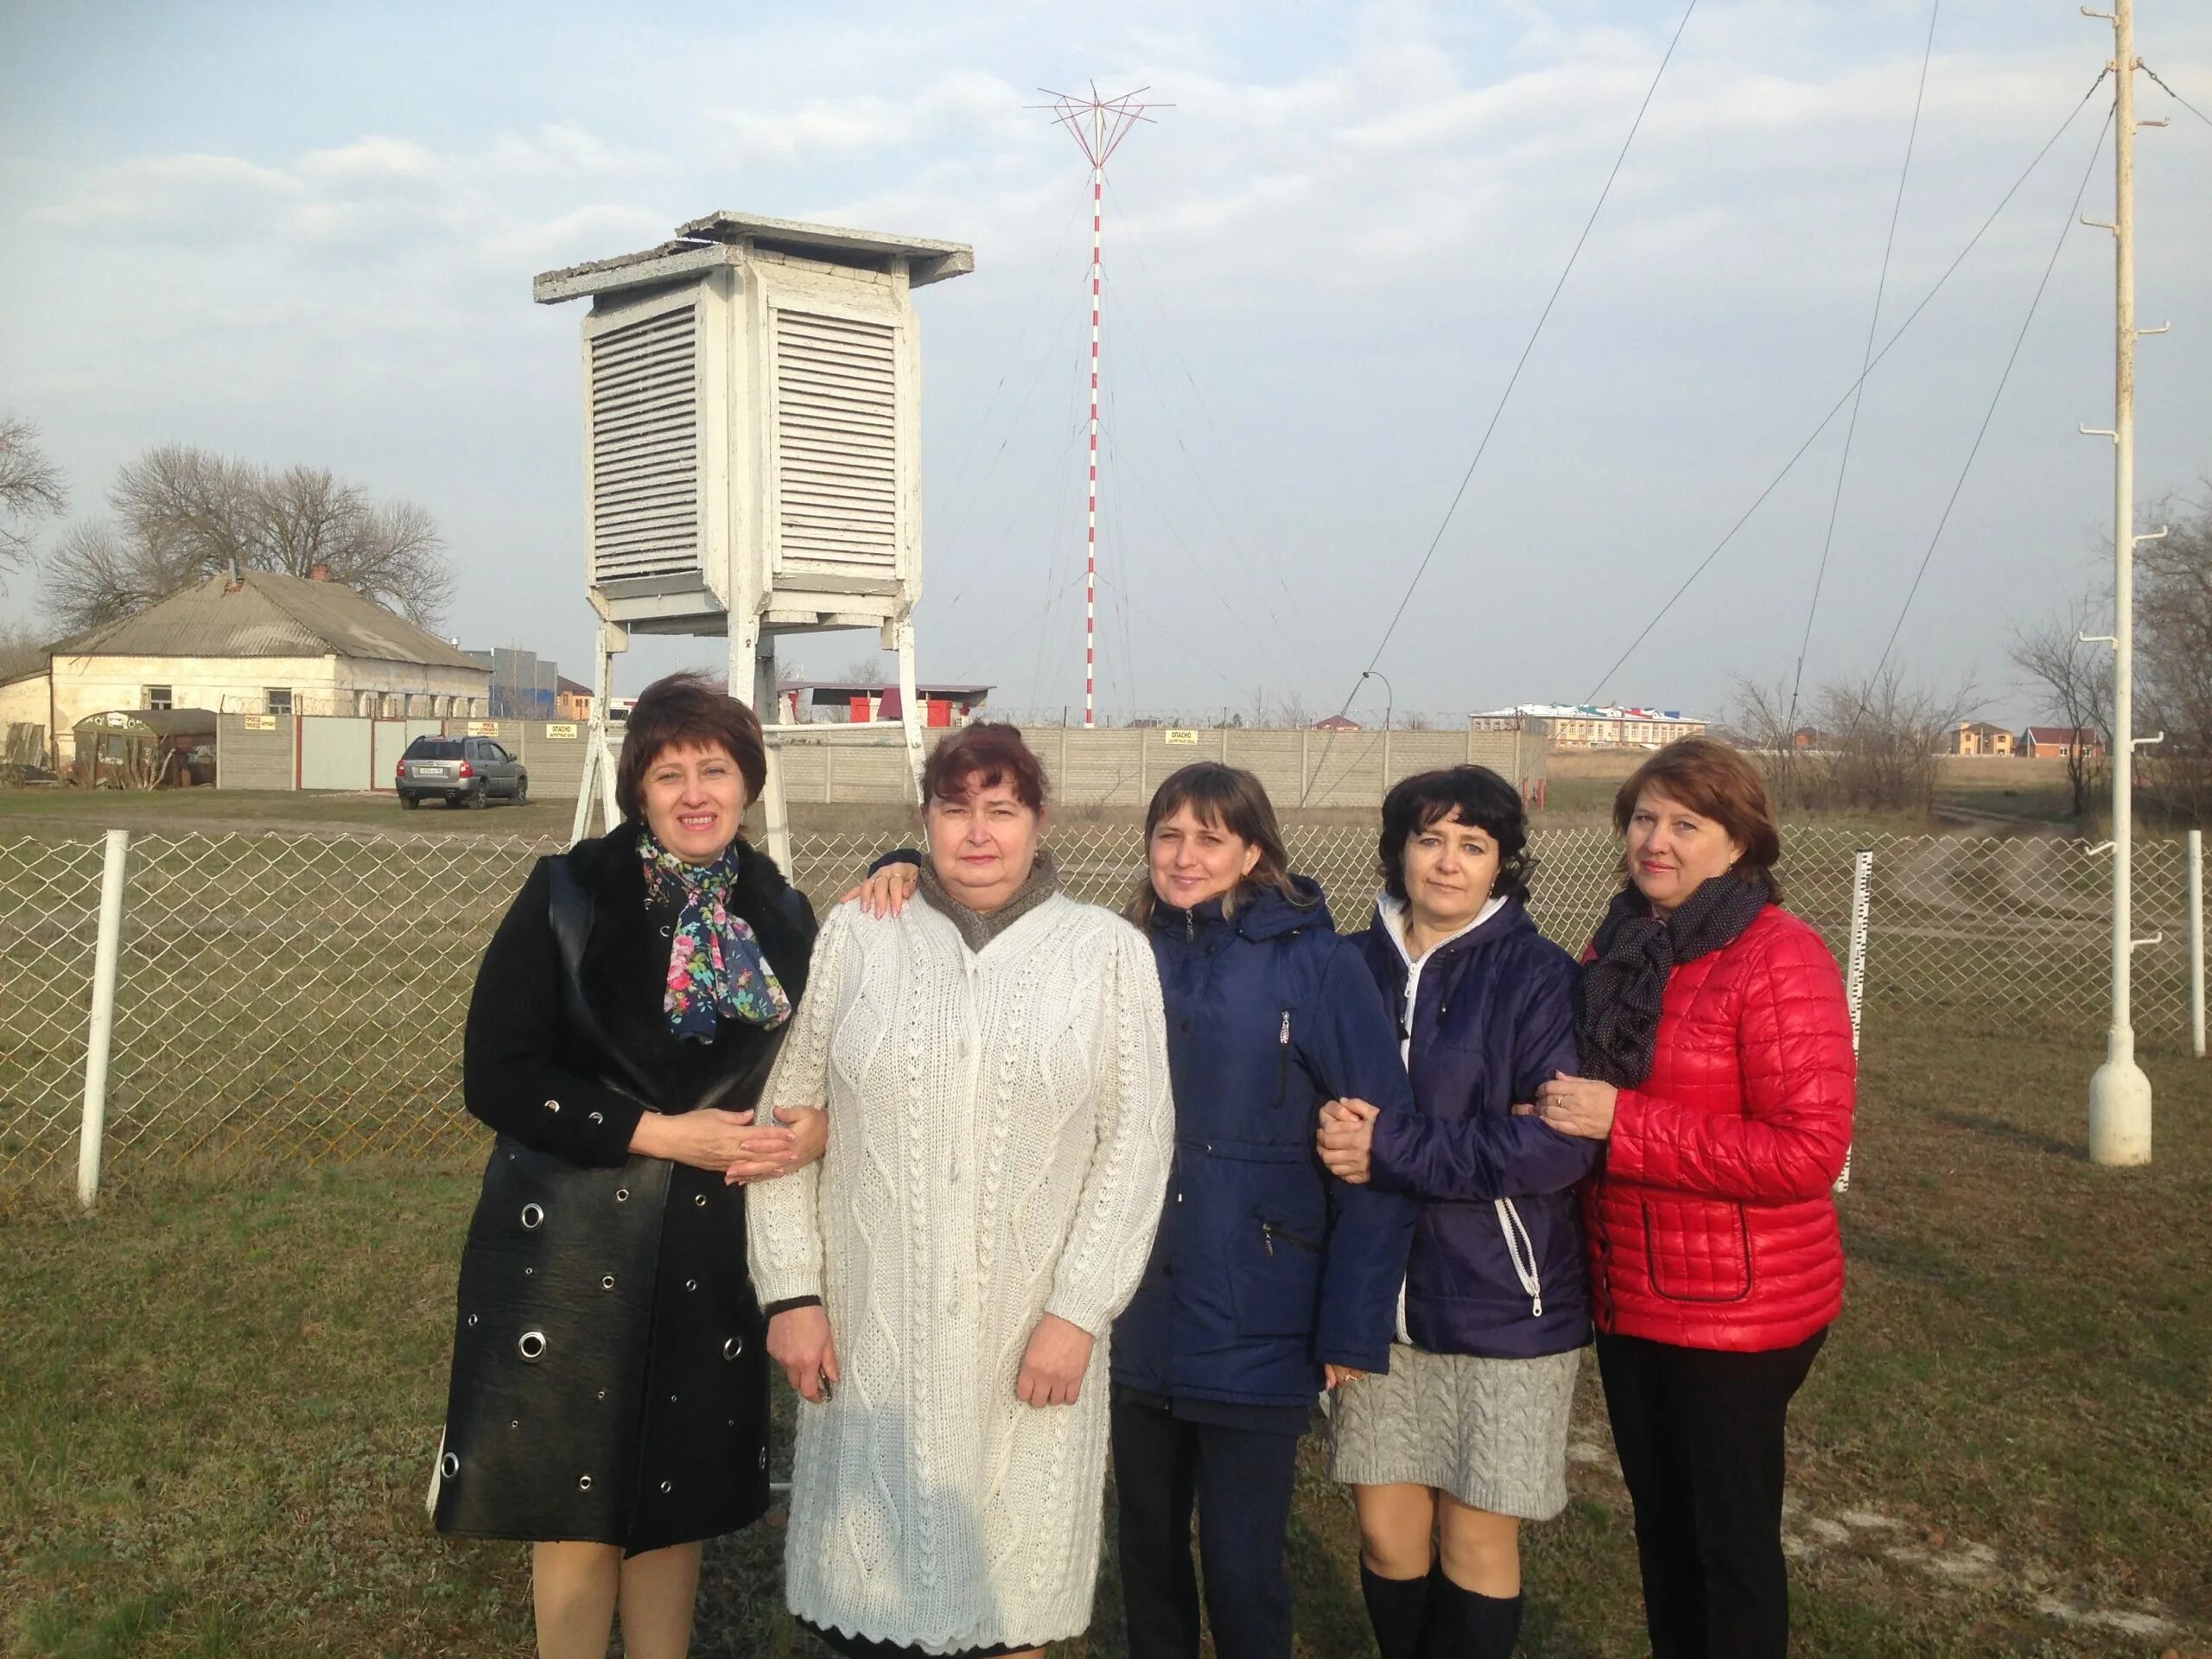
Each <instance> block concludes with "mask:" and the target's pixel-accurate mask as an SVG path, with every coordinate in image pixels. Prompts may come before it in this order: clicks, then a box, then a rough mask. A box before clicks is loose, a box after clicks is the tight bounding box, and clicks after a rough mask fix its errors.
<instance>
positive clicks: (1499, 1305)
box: [1359, 898, 1605, 1359]
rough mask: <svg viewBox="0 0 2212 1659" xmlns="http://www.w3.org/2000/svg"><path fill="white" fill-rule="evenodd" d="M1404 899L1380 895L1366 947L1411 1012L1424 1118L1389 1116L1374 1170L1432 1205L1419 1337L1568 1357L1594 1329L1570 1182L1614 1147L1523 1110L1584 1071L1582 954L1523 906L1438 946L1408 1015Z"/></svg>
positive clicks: (1450, 1349) (1411, 1303)
mask: <svg viewBox="0 0 2212 1659" xmlns="http://www.w3.org/2000/svg"><path fill="white" fill-rule="evenodd" d="M1401 908H1402V907H1401V906H1397V905H1396V904H1395V902H1394V901H1392V900H1390V899H1387V898H1386V899H1383V900H1381V901H1380V904H1379V906H1378V909H1377V912H1376V917H1375V920H1374V923H1373V925H1370V927H1369V929H1368V930H1367V931H1366V932H1365V933H1363V935H1361V936H1360V942H1359V943H1360V950H1361V952H1362V954H1363V955H1364V956H1365V957H1366V959H1367V965H1368V968H1369V969H1370V971H1371V972H1372V973H1373V974H1374V976H1375V980H1376V984H1377V985H1379V986H1380V987H1381V988H1382V991H1383V998H1384V1000H1385V1001H1387V1002H1388V1003H1389V1006H1390V1007H1392V1008H1393V1009H1395V1010H1397V1011H1398V1017H1399V1019H1400V1020H1401V1022H1402V1023H1401V1026H1400V1035H1401V1037H1402V1038H1406V1037H1410V1039H1411V1042H1410V1050H1409V1052H1408V1058H1407V1067H1408V1071H1410V1072H1411V1074H1412V1077H1413V1090H1414V1107H1415V1111H1414V1116H1411V1117H1389V1116H1385V1117H1383V1118H1381V1119H1378V1120H1377V1121H1376V1125H1375V1144H1374V1150H1373V1153H1372V1154H1371V1160H1370V1172H1371V1173H1370V1180H1371V1181H1372V1183H1373V1185H1375V1186H1376V1187H1377V1188H1378V1189H1380V1190H1382V1191H1383V1192H1398V1193H1404V1194H1408V1195H1409V1196H1411V1197H1413V1198H1418V1199H1420V1200H1421V1215H1420V1218H1419V1220H1418V1221H1417V1222H1416V1224H1415V1225H1414V1247H1413V1255H1412V1259H1411V1260H1410V1261H1409V1262H1408V1264H1407V1268H1406V1331H1407V1333H1408V1335H1410V1336H1411V1337H1412V1338H1413V1339H1414V1344H1415V1345H1416V1346H1418V1347H1421V1348H1425V1349H1427V1350H1428V1351H1430V1352H1432V1353H1441V1354H1484V1355H1488V1356H1490V1357H1493V1358H1501V1359H1532V1358H1535V1357H1537V1356H1539V1355H1542V1354H1560V1353H1566V1352H1567V1351H1570V1350H1572V1349H1575V1348H1579V1347H1580V1346H1581V1345H1582V1344H1584V1343H1585V1342H1586V1341H1588V1340H1589V1334H1590V1283H1589V1272H1588V1268H1587V1264H1586V1261H1585V1258H1584V1256H1583V1245H1582V1221H1581V1217H1580V1214H1579V1213H1578V1212H1577V1211H1576V1208H1575V1200H1574V1194H1573V1192H1572V1191H1571V1190H1570V1189H1571V1188H1573V1185H1574V1184H1575V1183H1576V1182H1578V1181H1580V1179H1582V1178H1583V1177H1584V1176H1585V1175H1587V1174H1588V1173H1590V1172H1591V1171H1592V1169H1594V1168H1595V1167H1596V1166H1597V1164H1598V1161H1599V1157H1600V1156H1601V1155H1602V1154H1603V1152H1604V1150H1605V1142H1603V1141H1592V1140H1587V1139H1583V1138H1580V1137H1577V1136H1572V1135H1561V1134H1560V1133H1559V1132H1558V1131H1557V1130H1555V1129H1552V1128H1547V1127H1546V1126H1545V1125H1544V1124H1542V1123H1541V1122H1539V1121H1538V1120H1536V1119H1535V1118H1534V1117H1515V1116H1513V1115H1512V1108H1513V1106H1514V1104H1515V1103H1516V1102H1526V1101H1533V1100H1535V1097H1536V1085H1537V1084H1540V1083H1542V1082H1544V1081H1546V1080H1547V1079H1548V1078H1549V1077H1551V1076H1552V1075H1553V1074H1554V1072H1559V1071H1565V1072H1568V1073H1570V1074H1573V1075H1575V1076H1580V1072H1581V1063H1580V1055H1579V1053H1578V1052H1577V1049H1576V1046H1575V1040H1574V997H1573V992H1574V979H1575V975H1576V973H1577V971H1578V970H1577V969H1576V967H1575V965H1574V961H1573V958H1572V957H1569V956H1568V955H1567V952H1566V951H1564V950H1560V948H1559V946H1557V945H1556V944H1553V943H1552V942H1551V941H1550V940H1548V939H1547V938H1544V936H1543V935H1542V934H1541V933H1539V932H1537V931H1536V925H1535V923H1534V922H1532V921H1531V920H1529V912H1528V909H1527V907H1526V906H1523V905H1522V903H1521V901H1520V900H1519V899H1510V900H1508V901H1507V903H1506V905H1505V906H1504V907H1503V909H1501V910H1500V911H1498V912H1497V913H1496V914H1495V915H1493V916H1492V917H1491V918H1490V919H1489V920H1488V921H1486V922H1484V923H1483V924H1482V925H1480V926H1479V927H1478V928H1476V929H1474V931H1471V932H1469V933H1464V934H1462V935H1461V936H1460V937H1459V938H1456V939H1453V940H1452V941H1451V942H1450V943H1448V944H1441V945H1439V946H1437V947H1436V949H1435V950H1432V951H1430V952H1429V954H1428V956H1427V958H1426V959H1425V960H1424V961H1423V962H1422V963H1421V979H1420V982H1419V984H1418V986H1417V987H1416V988H1415V992H1414V1006H1413V1007H1412V1008H1410V1009H1408V1008H1407V1007H1406V986H1407V983H1408V979H1409V978H1410V977H1411V975H1410V969H1409V968H1408V963H1407V960H1406V954H1405V951H1404V950H1403V949H1402V947H1401V945H1400V944H1399V938H1400V935H1399V933H1398V931H1397V927H1396V925H1395V916H1396V915H1397V914H1398V913H1399V912H1401ZM1385 912H1389V913H1387V914H1386V913H1385ZM1501 1199H1503V1200H1505V1201H1506V1203H1505V1204H1504V1205H1500V1204H1499V1202H1498V1200H1501ZM1531 1281H1533V1286H1534V1287H1533V1288H1532V1287H1531Z"/></svg>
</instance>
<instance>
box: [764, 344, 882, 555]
mask: <svg viewBox="0 0 2212 1659" xmlns="http://www.w3.org/2000/svg"><path fill="white" fill-rule="evenodd" d="M773 316H774V319H775V349H776V385H775V388H774V397H773V405H774V410H775V423H776V432H775V442H776V470H777V477H778V491H777V494H778V504H779V505H778V512H777V528H778V533H779V539H780V542H781V544H782V550H783V557H784V560H785V563H787V564H788V563H792V562H798V563H801V564H814V565H817V566H830V567H835V568H836V569H841V570H861V571H868V572H872V573H880V574H881V575H891V574H893V571H894V570H895V569H896V568H897V562H898V552H899V467H898V461H899V419H898V416H899V400H898V359H899V354H898V331H897V330H896V329H895V328H894V327H893V326H892V325H890V324H888V323H879V322H870V321H863V320H861V319H858V318H853V317H833V316H826V315H818V314H816V313H812V312H807V311H795V310H789V309H785V308H780V307H779V308H777V309H776V310H775V311H774V313H773Z"/></svg>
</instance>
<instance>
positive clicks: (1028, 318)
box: [947, 200, 1083, 539]
mask: <svg viewBox="0 0 2212 1659" xmlns="http://www.w3.org/2000/svg"><path fill="white" fill-rule="evenodd" d="M1082 212H1083V203H1082V202H1081V201H1079V200H1078V201H1076V202H1073V203H1071V204H1070V206H1069V208H1068V216H1067V220H1066V222H1065V224H1063V225H1062V226H1060V232H1059V235H1058V237H1057V238H1055V239H1054V241H1053V244H1052V257H1050V258H1049V259H1047V260H1046V262H1045V265H1044V268H1043V270H1041V271H1040V272H1039V281H1038V284H1037V288H1036V289H1035V291H1034V292H1033V294H1032V295H1031V296H1030V300H1029V310H1028V314H1027V315H1025V316H1024V317H1023V318H1022V320H1021V326H1020V327H1019V328H1017V329H1016V330H1015V331H1014V340H1015V341H1016V342H1017V344H1018V343H1019V342H1020V341H1021V340H1034V339H1037V338H1039V335H1038V334H1036V332H1035V329H1034V327H1033V325H1034V324H1035V322H1036V321H1037V314H1038V313H1039V311H1041V310H1042V309H1043V308H1044V305H1045V296H1046V295H1047V294H1049V293H1050V292H1051V291H1052V276H1053V273H1054V272H1055V271H1057V270H1058V269H1059V264H1060V255H1061V254H1062V253H1063V252H1064V251H1065V250H1066V247H1067V243H1068V238H1069V233H1070V232H1072V231H1073V230H1074V229H1075V224H1076V219H1077V216H1078V215H1079V214H1081V213H1082ZM1050 356H1051V351H1050V347H1048V348H1047V352H1046V356H1045V357H1043V358H1039V359H1038V365H1037V372H1035V373H1033V374H1032V375H1031V376H1030V378H1029V390H1028V391H1027V393H1026V394H1025V395H1024V397H1023V398H1022V403H1021V408H1020V409H1017V410H1015V411H1014V416H1013V423H1011V424H1010V425H1009V427H1008V429H1007V435H1006V436H1005V437H1002V438H1001V439H1000V440H999V447H998V448H996V449H995V450H993V451H992V452H991V457H990V460H989V461H988V462H986V463H985V465H984V468H983V472H982V476H981V477H978V478H976V479H975V480H974V487H975V491H976V494H975V495H974V496H971V497H969V501H968V504H967V510H966V511H965V512H963V513H962V514H961V516H960V522H959V523H958V524H956V525H954V526H953V530H952V536H953V538H954V539H957V537H958V536H959V534H960V532H961V531H963V530H964V529H965V528H966V527H967V524H968V520H969V518H972V517H973V516H974V515H975V510H976V508H975V504H976V500H977V499H980V498H981V496H982V488H983V486H984V485H985V484H987V483H988V482H989V481H990V475H991V473H992V472H993V471H994V470H995V468H996V467H997V466H998V463H999V459H1000V457H1001V456H1002V455H1004V454H1006V447H1007V440H1008V439H1010V438H1012V437H1013V435H1014V428H1015V427H1016V426H1018V424H1019V423H1020V418H1021V416H1022V414H1023V412H1024V411H1025V410H1027V408H1028V406H1029V399H1030V398H1031V397H1034V396H1035V395H1036V391H1037V385H1038V382H1039V379H1041V378H1043V374H1044V367H1045V364H1046V362H1047V361H1048V360H1050ZM1013 368H1014V359H1013V357H1012V354H1011V353H1009V354H1008V357H1007V366H1006V367H1005V368H1002V369H1001V370H1000V371H999V378H998V384H997V385H995V386H993V387H992V388H991V395H990V397H988V398H987V399H986V400H985V401H984V404H983V412H982V414H981V415H978V416H976V424H975V430H976V431H978V432H981V431H982V430H984V429H986V428H987V427H988V425H989V423H990V419H991V416H992V414H993V412H994V411H995V410H997V408H998V404H999V395H1000V393H1001V392H1003V391H1005V390H1006V383H1007V376H1008V375H1009V374H1010V373H1011V372H1013ZM974 470H975V467H974V463H973V462H972V461H971V462H970V463H969V467H968V470H967V471H966V472H963V474H961V478H960V483H961V486H962V488H961V489H958V490H949V491H948V492H947V494H949V495H950V497H951V498H952V499H954V500H958V499H960V498H961V496H962V495H963V493H965V490H966V486H968V485H969V474H972V473H973V472H974Z"/></svg>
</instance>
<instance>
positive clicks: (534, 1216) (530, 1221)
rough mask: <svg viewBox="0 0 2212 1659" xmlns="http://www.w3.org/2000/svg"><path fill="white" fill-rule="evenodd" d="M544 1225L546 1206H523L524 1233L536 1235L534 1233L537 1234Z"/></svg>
mask: <svg viewBox="0 0 2212 1659" xmlns="http://www.w3.org/2000/svg"><path fill="white" fill-rule="evenodd" d="M544 1224H545V1206H544V1205H542V1204H525V1205H523V1207H522V1230H523V1231H524V1232H525V1233H534V1232H536V1231H537V1230H538V1229H539V1228H540V1227H542V1226H543V1225H544Z"/></svg>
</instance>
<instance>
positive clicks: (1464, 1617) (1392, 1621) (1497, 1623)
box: [1359, 1561, 1521, 1659]
mask: <svg viewBox="0 0 2212 1659" xmlns="http://www.w3.org/2000/svg"><path fill="white" fill-rule="evenodd" d="M1359 1592H1360V1594H1361V1595H1362V1596H1363V1597H1365V1598H1366V1600H1367V1622H1368V1623H1369V1624H1371V1625H1373V1626H1374V1627H1375V1645H1376V1648H1378V1649H1381V1651H1382V1655H1383V1659H1513V1644H1514V1643H1516V1641H1518V1640H1519V1639H1520V1636H1521V1598H1520V1597H1518V1596H1483V1595H1478V1594H1476V1593H1475V1592H1473V1591H1472V1590H1462V1589H1461V1588H1460V1587H1459V1586H1458V1585H1456V1584H1454V1583H1452V1580H1449V1579H1447V1578H1446V1577H1445V1576H1444V1569H1443V1567H1441V1566H1437V1567H1431V1568H1429V1571H1428V1576H1427V1578H1425V1579H1381V1578H1377V1577H1376V1575H1375V1574H1374V1573H1370V1572H1369V1571H1368V1570H1367V1563H1366V1562H1364V1561H1362V1562H1361V1563H1360V1564H1359Z"/></svg>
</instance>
